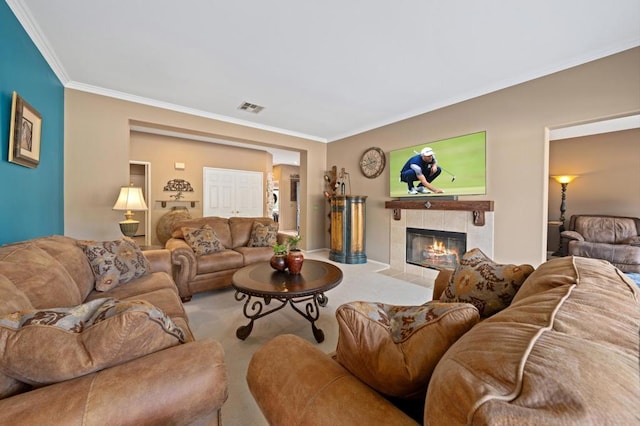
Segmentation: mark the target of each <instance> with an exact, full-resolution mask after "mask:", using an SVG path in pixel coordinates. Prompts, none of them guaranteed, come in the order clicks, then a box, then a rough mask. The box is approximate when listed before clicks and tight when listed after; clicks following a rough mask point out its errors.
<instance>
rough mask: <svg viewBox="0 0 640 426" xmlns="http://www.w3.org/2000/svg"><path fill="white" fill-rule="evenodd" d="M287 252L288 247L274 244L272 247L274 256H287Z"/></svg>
mask: <svg viewBox="0 0 640 426" xmlns="http://www.w3.org/2000/svg"><path fill="white" fill-rule="evenodd" d="M287 251H289V246H288V245H286V244H278V243H276V244H275V245H274V246H273V254H275V255H280V254H287Z"/></svg>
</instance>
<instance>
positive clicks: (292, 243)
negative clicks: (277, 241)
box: [288, 235, 302, 250]
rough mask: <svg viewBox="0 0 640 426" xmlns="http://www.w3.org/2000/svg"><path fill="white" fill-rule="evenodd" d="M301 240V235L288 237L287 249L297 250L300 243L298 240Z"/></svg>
mask: <svg viewBox="0 0 640 426" xmlns="http://www.w3.org/2000/svg"><path fill="white" fill-rule="evenodd" d="M301 239H302V236H301V235H294V236H292V237H289V241H288V244H289V249H290V250H298V243H299V242H300V240H301Z"/></svg>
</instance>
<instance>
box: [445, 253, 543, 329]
mask: <svg viewBox="0 0 640 426" xmlns="http://www.w3.org/2000/svg"><path fill="white" fill-rule="evenodd" d="M532 272H533V266H531V265H500V264H498V263H495V262H494V261H493V260H491V259H489V258H488V257H487V256H486V255H485V254H484V253H483V252H482V251H481V250H480V249H477V248H476V249H473V250H470V251H468V252H466V253H465V254H464V255H463V256H462V258H461V259H460V263H459V264H458V267H457V268H456V270H455V271H454V272H453V274H452V275H451V278H450V279H449V285H448V286H447V288H446V289H445V290H444V293H442V296H441V297H440V300H441V301H442V302H464V303H471V304H472V305H474V306H475V307H476V308H478V311H479V312H480V317H481V318H486V317H490V316H491V315H493V314H495V313H496V312H499V311H501V310H503V309H504V308H506V307H507V306H509V305H510V304H511V301H512V300H513V296H515V295H516V293H517V292H518V289H519V288H520V286H521V285H522V283H524V280H525V279H527V277H528V276H529V275H531V273H532Z"/></svg>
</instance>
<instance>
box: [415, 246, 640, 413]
mask: <svg viewBox="0 0 640 426" xmlns="http://www.w3.org/2000/svg"><path fill="white" fill-rule="evenodd" d="M520 291H522V293H520ZM520 291H519V292H518V294H517V296H516V298H514V300H513V302H512V304H511V306H509V307H508V308H507V309H505V310H503V311H502V312H499V313H498V314H496V315H494V316H492V317H491V318H488V319H486V320H485V321H483V322H481V323H480V324H478V325H477V326H476V327H474V328H473V329H472V330H471V331H469V332H468V333H466V334H465V335H464V336H462V337H461V338H460V339H459V340H458V341H457V342H456V343H455V344H454V345H453V346H452V347H451V348H450V349H449V350H448V351H447V353H446V354H445V355H444V356H443V357H442V359H441V361H440V363H439V364H438V366H437V367H436V369H435V371H434V373H433V376H432V378H431V384H430V387H429V390H428V393H427V399H426V406H425V413H428V416H425V419H424V420H425V424H427V425H437V424H440V422H439V421H438V419H442V418H447V419H448V420H449V423H450V424H491V423H493V422H495V419H508V422H509V423H510V424H571V425H582V424H620V425H621V424H636V423H637V414H638V411H637V409H636V408H637V406H638V377H640V358H639V353H638V347H639V344H640V336H639V334H638V324H640V291H639V290H638V288H637V286H636V285H635V284H634V283H633V282H632V281H631V280H629V279H628V278H627V277H626V276H625V275H624V274H623V273H621V272H620V271H619V270H618V269H616V268H615V267H613V266H612V265H611V264H609V263H608V262H605V261H602V260H597V259H586V258H579V257H564V258H559V259H554V260H550V261H548V262H546V263H545V264H543V265H541V266H539V267H538V269H536V271H535V272H534V273H533V274H531V276H530V277H529V278H528V279H527V280H526V281H525V283H524V284H523V285H522V288H521V290H520ZM488 342H490V344H489V343H488ZM451 401H455V403H454V404H452V403H451ZM443 416H444V417H443Z"/></svg>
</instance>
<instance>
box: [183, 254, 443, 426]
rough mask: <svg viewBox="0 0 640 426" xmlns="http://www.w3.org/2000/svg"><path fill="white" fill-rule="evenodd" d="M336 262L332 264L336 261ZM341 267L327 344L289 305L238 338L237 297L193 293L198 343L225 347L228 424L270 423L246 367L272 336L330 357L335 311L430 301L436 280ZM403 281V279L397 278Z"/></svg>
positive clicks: (322, 323)
mask: <svg viewBox="0 0 640 426" xmlns="http://www.w3.org/2000/svg"><path fill="white" fill-rule="evenodd" d="M328 253H329V252H328V250H321V251H317V252H312V253H305V257H306V258H310V259H319V260H325V261H328ZM332 263H334V262H332ZM334 264H335V265H337V266H338V267H340V269H342V271H343V274H344V278H343V281H342V283H341V284H340V285H339V286H338V287H336V288H334V289H332V290H330V291H328V292H327V293H326V294H325V295H326V296H327V298H328V299H329V302H328V304H327V306H326V307H324V308H321V309H322V310H321V313H320V318H319V319H318V321H316V326H317V327H318V328H320V329H322V330H323V331H324V334H325V340H324V342H322V343H320V344H318V343H316V341H315V339H314V337H313V333H312V331H311V325H310V323H309V322H308V321H307V320H306V319H304V318H302V317H301V316H300V315H299V314H297V313H296V312H294V311H293V309H291V307H289V306H286V307H284V308H283V309H282V310H280V311H278V312H275V313H273V314H271V315H268V316H266V317H263V318H260V319H258V320H257V321H256V322H255V323H254V326H253V331H252V333H251V335H250V336H249V337H248V338H247V339H246V340H244V341H242V340H239V339H238V338H237V337H236V335H235V333H236V328H238V326H240V325H245V324H247V323H248V322H249V320H247V319H246V318H245V317H244V315H243V313H242V303H241V302H237V301H236V300H235V298H234V293H235V292H234V291H233V290H232V289H226V290H221V291H215V292H208V293H202V294H198V295H195V296H194V297H193V299H192V300H191V301H190V302H188V303H186V304H185V309H186V311H187V314H188V315H189V321H190V325H191V328H192V330H193V333H194V335H195V337H196V339H204V338H211V339H215V340H217V341H219V342H221V343H222V346H223V347H224V350H225V359H226V363H227V371H228V375H229V399H228V400H227V402H226V403H225V405H224V406H223V408H222V416H223V424H224V425H226V426H245V425H251V426H259V425H266V424H267V422H266V421H265V419H264V417H263V416H262V413H261V412H260V409H259V408H258V406H257V405H256V403H255V401H254V400H253V397H252V396H251V393H250V392H249V389H248V387H247V382H246V379H245V378H246V372H247V365H248V363H249V360H250V359H251V356H252V355H253V353H254V352H255V351H256V350H257V349H258V348H259V347H260V346H262V345H263V344H265V343H266V342H267V341H269V340H270V339H271V338H273V337H275V336H277V335H279V334H285V333H291V334H296V335H298V336H300V337H302V338H304V339H307V340H309V341H311V342H313V343H314V344H316V345H317V347H318V348H319V349H320V350H321V351H323V352H325V353H329V352H332V351H334V350H335V346H336V342H337V341H338V325H337V322H336V319H335V315H334V314H335V310H336V308H337V307H338V306H340V305H341V304H343V303H346V302H350V301H354V300H363V301H380V302H385V303H391V304H397V305H415V304H421V303H424V302H426V301H428V300H431V294H432V290H433V280H428V279H427V280H422V279H412V281H413V283H412V282H408V281H406V280H407V279H409V277H407V276H403V275H398V274H397V273H395V272H394V271H392V270H388V269H387V270H384V269H385V268H386V265H384V264H381V263H377V262H372V261H369V262H367V263H366V264H361V265H347V264H342V263H334ZM399 278H400V279H399Z"/></svg>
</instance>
